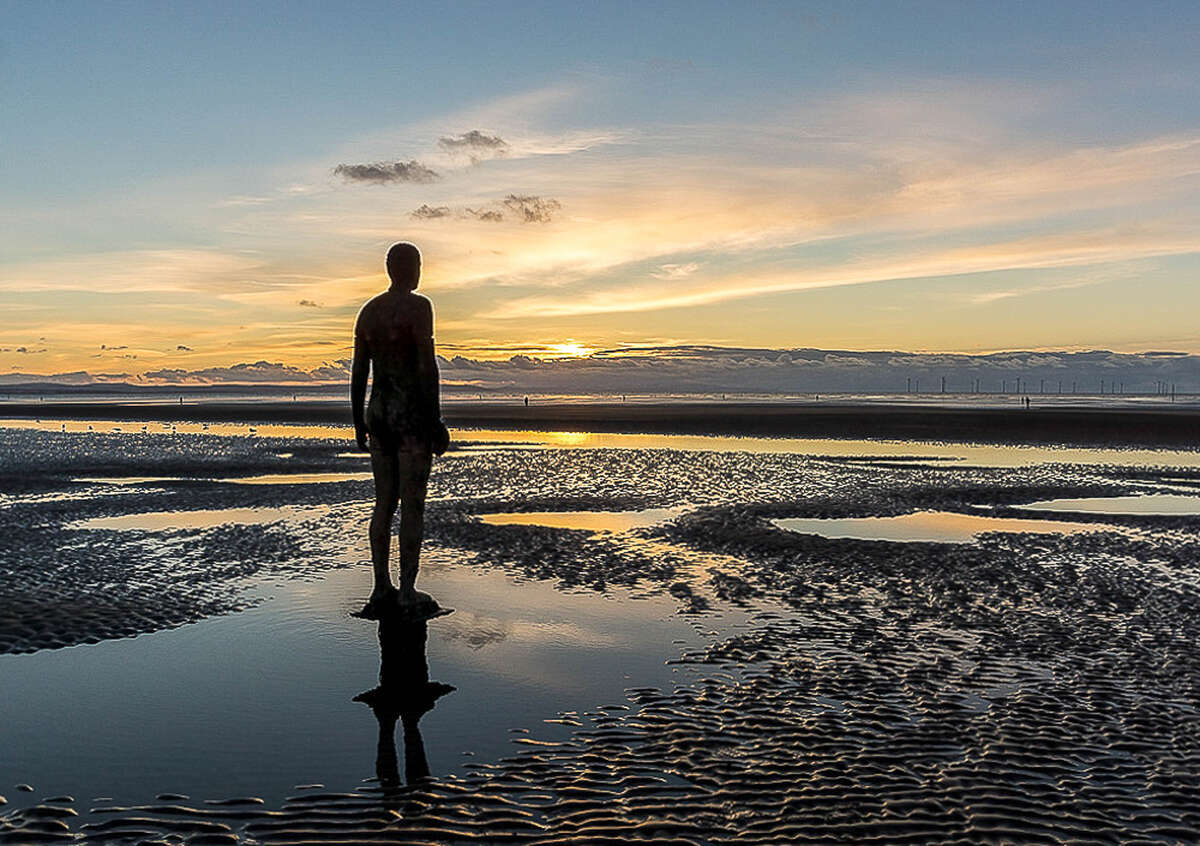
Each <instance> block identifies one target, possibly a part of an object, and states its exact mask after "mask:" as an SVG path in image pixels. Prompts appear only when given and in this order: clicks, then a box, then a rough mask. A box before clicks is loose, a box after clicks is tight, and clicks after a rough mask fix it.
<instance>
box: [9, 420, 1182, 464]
mask: <svg viewBox="0 0 1200 846" xmlns="http://www.w3.org/2000/svg"><path fill="white" fill-rule="evenodd" d="M0 427H7V428H17V429H37V430H41V431H48V432H57V431H65V432H89V431H94V432H96V433H103V432H113V431H121V432H125V433H141V432H149V433H155V432H172V433H175V434H185V435H189V434H190V435H196V434H204V435H225V436H238V437H285V438H335V439H344V440H345V441H346V443H347V445H349V444H350V443H351V442H352V441H353V432H352V430H351V428H350V427H348V426H318V425H313V426H298V425H269V424H264V425H258V426H249V425H247V424H244V423H237V424H233V423H228V424H226V423H205V424H201V423H174V424H163V423H160V422H148V423H144V422H129V421H97V420H93V421H87V420H66V421H63V420H2V421H0ZM450 434H451V442H452V444H454V445H455V446H456V447H466V450H465V451H470V450H473V449H479V450H480V451H484V450H486V451H487V452H492V451H494V450H497V449H529V448H531V447H533V448H567V449H678V450H700V451H721V452H724V451H733V452H755V453H788V454H800V455H814V456H830V457H833V458H838V459H845V458H851V459H854V458H858V459H867V460H876V461H882V460H887V459H891V460H895V459H897V458H899V459H901V460H908V461H911V460H913V459H916V460H926V461H928V460H931V459H950V460H952V461H955V462H961V465H960V466H968V465H969V466H974V467H1024V466H1027V465H1031V464H1043V463H1047V462H1059V463H1072V464H1112V465H1118V466H1123V467H1132V466H1142V465H1146V466H1163V465H1172V466H1178V467H1200V451H1193V450H1153V449H1090V448H1068V447H1054V446H1019V445H1011V444H970V443H942V442H937V441H904V440H898V441H888V440H862V439H857V440H856V439H844V440H843V439H837V438H739V437H727V436H717V435H652V434H623V433H610V432H586V431H583V432H568V431H558V432H543V431H529V430H508V429H453V430H451V433H450ZM344 455H345V456H346V457H355V458H361V457H362V455H361V454H360V453H350V452H347V453H344ZM448 455H454V453H453V452H451V453H448Z"/></svg>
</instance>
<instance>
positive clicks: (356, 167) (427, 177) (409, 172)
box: [333, 159, 440, 185]
mask: <svg viewBox="0 0 1200 846" xmlns="http://www.w3.org/2000/svg"><path fill="white" fill-rule="evenodd" d="M333 172H334V173H335V174H337V175H338V176H340V177H342V178H343V179H345V180H346V181H347V182H369V183H372V184H374V185H386V184H387V183H389V182H417V183H429V182H434V181H436V180H437V179H439V178H440V177H439V176H438V173H437V171H435V170H433V169H432V168H430V167H427V166H425V165H423V164H421V163H420V162H418V161H416V160H415V159H414V160H412V161H407V162H371V163H369V164H340V165H338V166H337V167H335V168H334V169H333Z"/></svg>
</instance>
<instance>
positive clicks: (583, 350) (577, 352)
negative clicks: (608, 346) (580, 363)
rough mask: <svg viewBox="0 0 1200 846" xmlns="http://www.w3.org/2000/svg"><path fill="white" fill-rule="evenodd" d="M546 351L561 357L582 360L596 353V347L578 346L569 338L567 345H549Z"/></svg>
mask: <svg viewBox="0 0 1200 846" xmlns="http://www.w3.org/2000/svg"><path fill="white" fill-rule="evenodd" d="M546 349H547V350H549V351H550V352H553V353H555V354H557V355H559V356H570V357H573V358H582V357H584V356H588V355H591V354H592V353H594V352H595V351H596V348H595V347H589V346H585V345H584V344H577V343H575V342H574V341H572V340H571V339H569V338H568V339H567V342H566V343H565V344H547V345H546Z"/></svg>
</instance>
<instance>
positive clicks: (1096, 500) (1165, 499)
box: [1021, 494, 1200, 516]
mask: <svg viewBox="0 0 1200 846" xmlns="http://www.w3.org/2000/svg"><path fill="white" fill-rule="evenodd" d="M1021 507H1022V508H1028V509H1030V510H1031V511H1078V512H1081V513H1083V514H1149V515H1159V516H1163V515H1172V514H1200V496H1186V495H1184V494H1142V495H1139V496H1098V497H1082V498H1079V499H1047V500H1043V501H1041V502H1034V503H1030V504H1029V505H1023V506H1021Z"/></svg>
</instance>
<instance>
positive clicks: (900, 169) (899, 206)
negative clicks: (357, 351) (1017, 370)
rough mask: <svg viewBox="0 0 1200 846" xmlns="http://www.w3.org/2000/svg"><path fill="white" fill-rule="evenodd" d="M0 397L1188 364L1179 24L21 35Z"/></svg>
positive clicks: (414, 8)
mask: <svg viewBox="0 0 1200 846" xmlns="http://www.w3.org/2000/svg"><path fill="white" fill-rule="evenodd" d="M3 9H4V15H3V19H4V21H5V26H4V29H5V34H4V36H3V37H2V39H0V70H2V73H0V108H2V111H0V114H2V117H0V127H2V134H0V150H2V156H0V220H2V225H0V245H2V250H0V309H2V310H3V313H4V315H5V319H4V320H3V322H2V323H0V372H14V371H15V372H25V373H39V374H42V373H44V374H49V373H58V372H64V371H71V370H87V371H90V372H93V373H103V372H110V373H115V372H121V373H130V374H137V373H140V372H144V371H148V370H158V369H163V368H178V369H182V370H192V369H199V368H207V367H224V366H228V365H232V364H236V363H239V362H253V361H258V360H263V359H265V360H268V361H278V362H283V363H285V364H289V365H292V366H295V367H300V368H313V367H318V366H320V365H321V364H322V363H323V362H327V361H334V360H337V359H341V358H344V357H346V356H347V355H348V353H349V340H350V332H351V326H352V322H353V319H354V315H355V313H356V311H357V308H358V306H359V305H360V304H361V303H362V301H363V300H364V299H366V298H367V297H369V296H370V295H371V294H373V293H375V292H376V291H379V290H382V289H383V288H384V287H386V280H385V277H384V275H383V255H384V252H385V250H386V248H387V246H388V245H389V244H390V243H392V242H393V241H396V240H401V239H403V240H411V241H413V242H415V243H416V244H418V245H419V246H420V247H421V249H422V250H423V252H424V255H425V274H424V279H423V283H422V287H421V290H422V291H423V292H424V293H426V294H427V295H429V296H430V297H431V298H432V299H433V301H434V303H435V308H436V311H437V340H438V344H439V348H440V351H441V352H442V353H443V354H446V355H455V354H461V355H464V356H467V357H470V358H507V357H509V356H510V355H513V354H514V353H527V354H532V355H538V356H540V355H565V354H586V353H587V352H588V351H590V350H592V349H613V348H619V347H624V346H639V345H656V346H660V347H661V346H671V345H677V344H710V345H722V346H724V345H728V346H741V347H777V348H783V347H801V346H806V347H832V348H840V349H850V350H875V349H899V350H913V351H944V352H982V351H993V350H1003V349H1023V350H1047V349H1054V350H1079V349H1091V348H1102V349H1111V350H1117V351H1123V352H1138V351H1145V350H1181V351H1187V352H1200V319H1198V314H1200V273H1198V270H1200V50H1198V49H1197V47H1196V44H1197V35H1198V33H1200V5H1197V4H1196V3H1194V2H1185V3H1178V4H1171V3H1145V2H1137V3H1133V2H1131V3H1125V4H1105V3H1098V2H1087V3H1068V2H1057V3H1049V4H1043V3H1005V2H997V3H964V2H947V3H935V2H926V3H883V2H879V3H848V2H830V3H802V2H787V3H711V4H710V3H700V2H689V3H666V2H663V3H646V2H633V3H619V2H603V3H567V2H562V0H554V1H553V2H546V3H493V2H481V3H455V2H437V3H428V4H392V3H351V4H341V3H295V2H288V3H272V2H259V3H254V4H244V3H228V4H221V3H198V4H162V3H144V4H141V3H115V4H109V3H67V4H62V3H16V2H9V3H5V4H4V5H3Z"/></svg>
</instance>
